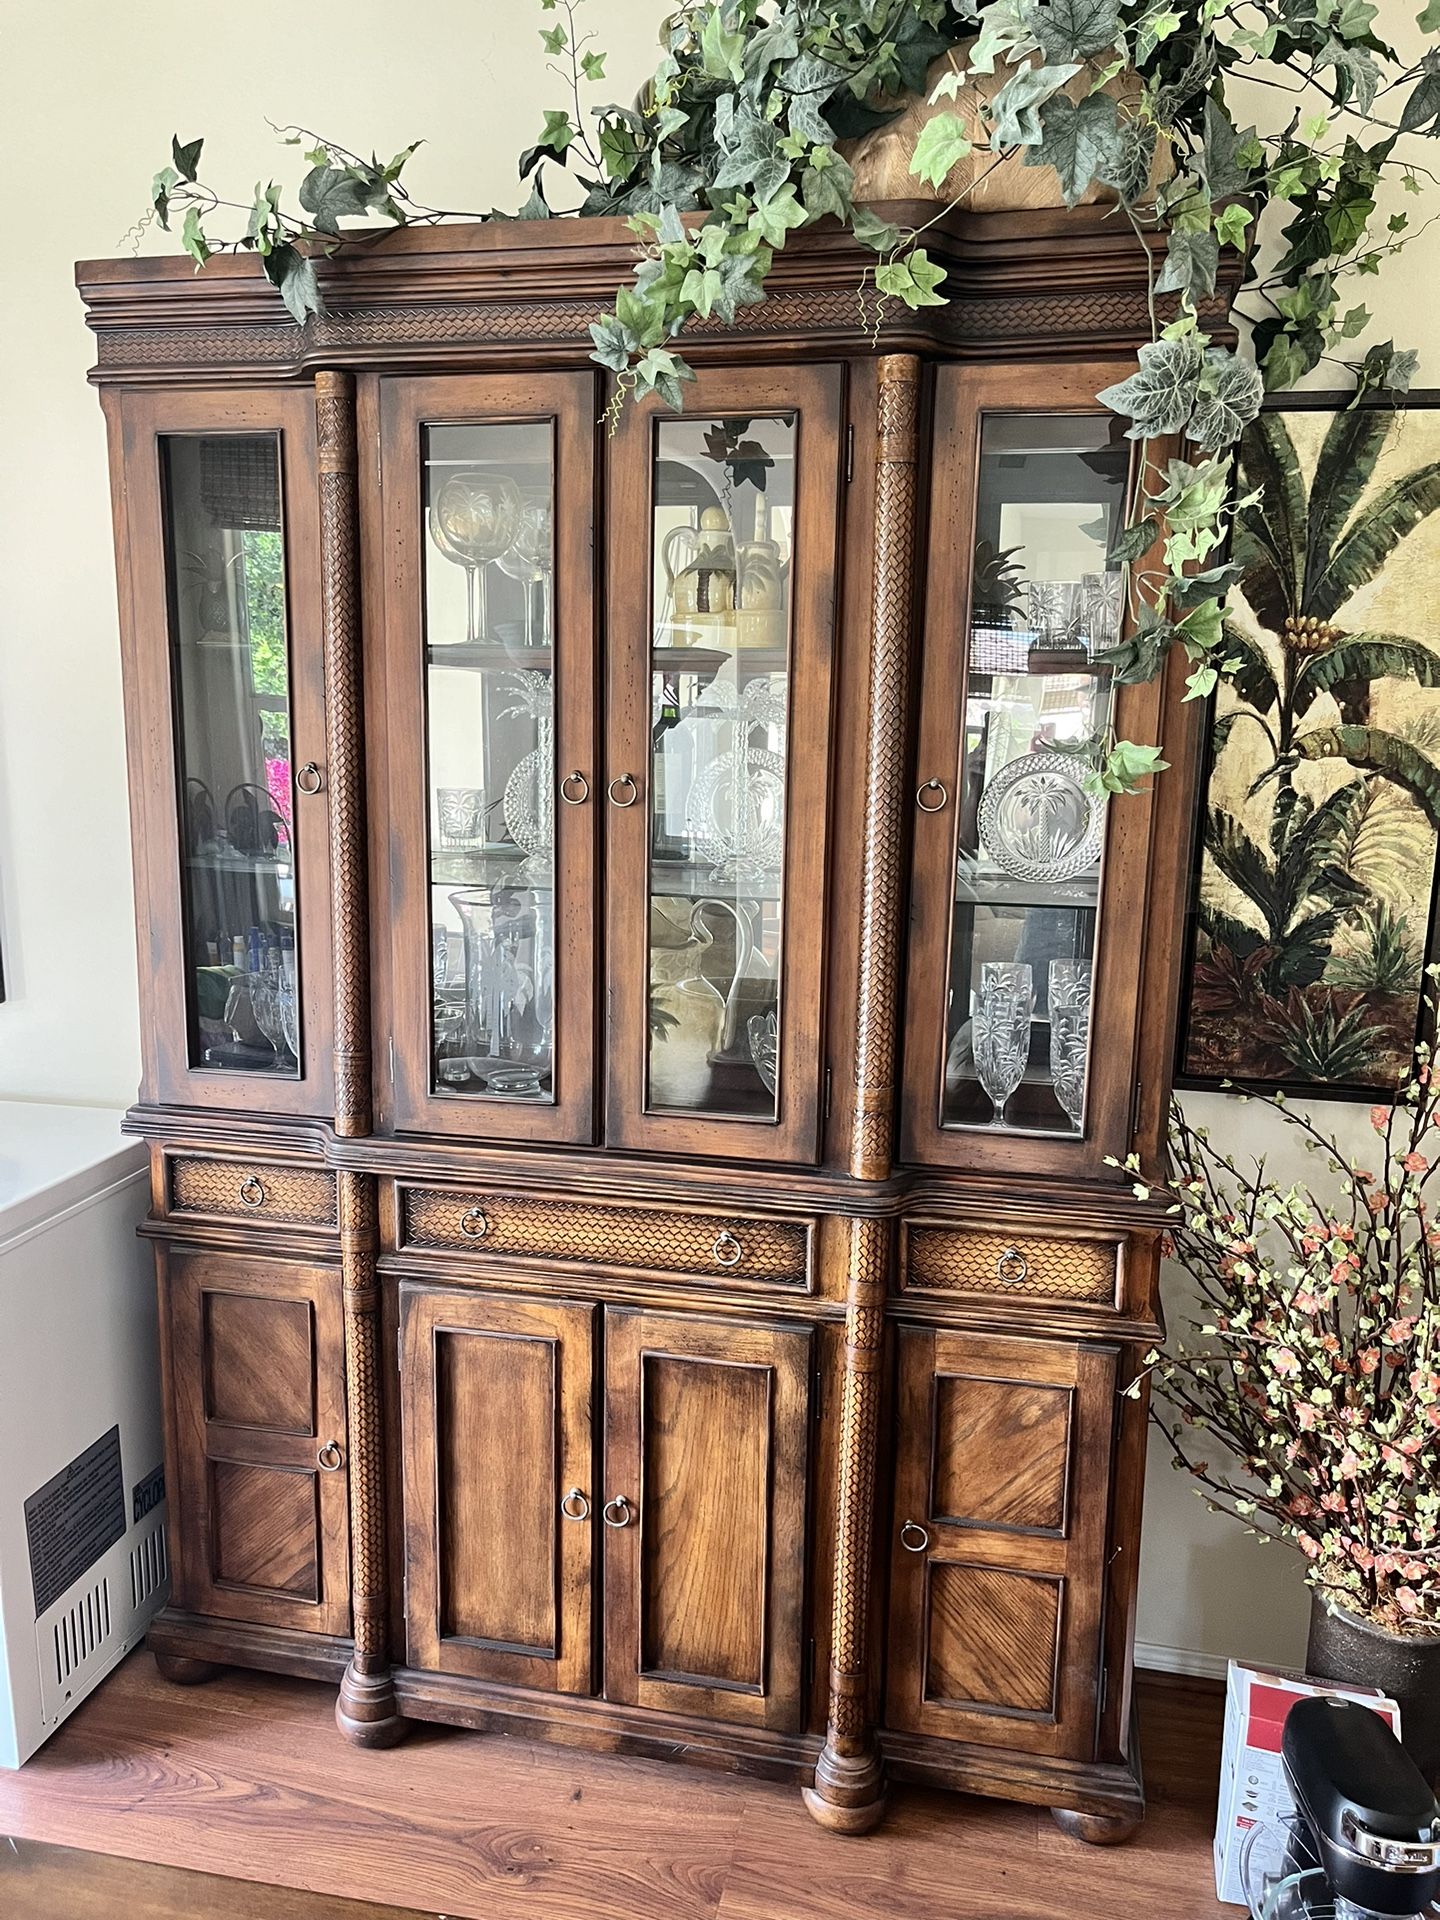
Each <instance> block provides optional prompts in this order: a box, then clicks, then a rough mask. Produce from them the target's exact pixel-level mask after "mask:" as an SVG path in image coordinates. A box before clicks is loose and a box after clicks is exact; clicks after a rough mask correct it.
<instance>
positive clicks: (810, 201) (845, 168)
mask: <svg viewBox="0 0 1440 1920" xmlns="http://www.w3.org/2000/svg"><path fill="white" fill-rule="evenodd" d="M822 154H825V155H827V156H828V158H827V159H826V161H825V164H824V165H823V166H822V165H821V164H820V156H821V155H822ZM854 185H855V176H854V174H853V173H852V172H851V171H850V167H849V164H848V162H847V161H845V160H844V159H842V158H841V156H840V155H839V154H838V153H836V151H835V149H834V148H833V147H817V148H816V149H815V157H814V159H813V161H812V162H811V164H810V165H809V166H808V167H807V168H806V169H805V171H804V173H803V174H802V175H801V176H800V198H801V199H802V200H803V201H804V203H805V211H806V212H807V213H808V214H809V215H810V217H811V219H812V220H818V219H819V218H820V216H821V215H822V214H826V213H833V214H834V215H835V217H836V219H838V220H848V219H849V217H850V213H851V209H852V207H853V205H854V202H853V200H852V198H851V194H852V190H853V188H854Z"/></svg>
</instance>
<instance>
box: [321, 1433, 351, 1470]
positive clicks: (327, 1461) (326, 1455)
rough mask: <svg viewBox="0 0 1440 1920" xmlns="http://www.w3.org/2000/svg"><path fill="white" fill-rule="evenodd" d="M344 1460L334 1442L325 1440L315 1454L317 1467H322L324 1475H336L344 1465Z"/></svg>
mask: <svg viewBox="0 0 1440 1920" xmlns="http://www.w3.org/2000/svg"><path fill="white" fill-rule="evenodd" d="M344 1458H345V1456H344V1455H343V1454H342V1453H341V1451H340V1449H339V1447H338V1446H337V1444H336V1443H335V1441H333V1440H327V1441H326V1442H325V1444H324V1446H323V1447H321V1449H320V1451H319V1452H318V1453H317V1454H316V1456H315V1462H316V1465H317V1466H320V1467H323V1468H324V1469H325V1471H326V1473H338V1472H339V1471H340V1468H341V1466H342V1465H343V1463H344Z"/></svg>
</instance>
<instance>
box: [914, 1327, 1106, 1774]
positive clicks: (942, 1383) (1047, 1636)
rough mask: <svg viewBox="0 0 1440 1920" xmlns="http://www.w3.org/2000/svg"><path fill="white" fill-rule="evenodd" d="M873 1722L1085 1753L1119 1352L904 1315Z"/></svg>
mask: <svg viewBox="0 0 1440 1920" xmlns="http://www.w3.org/2000/svg"><path fill="white" fill-rule="evenodd" d="M899 1344H900V1391H899V1403H898V1430H899V1434H900V1440H899V1453H898V1458H897V1462H896V1477H895V1509H894V1538H893V1540H892V1541H891V1554H890V1564H891V1581H890V1665H889V1672H890V1683H889V1699H888V1704H887V1709H886V1722H887V1724H888V1725H889V1726H892V1727H894V1728H896V1729H901V1730H906V1731H909V1732H912V1733H925V1734H935V1735H938V1736H940V1737H941V1738H944V1739H950V1740H968V1741H978V1742H981V1743H983V1744H985V1745H988V1746H1002V1747H1013V1748H1016V1749H1018V1750H1020V1751H1021V1752H1026V1753H1041V1754H1048V1755H1054V1756H1057V1757H1062V1758H1065V1759H1072V1760H1083V1759H1088V1758H1090V1757H1091V1755H1092V1753H1093V1751H1094V1744H1095V1729H1096V1720H1097V1714H1098V1709H1099V1689H1100V1676H1101V1644H1100V1633H1101V1624H1102V1620H1101V1616H1102V1607H1103V1597H1104V1583H1105V1539H1106V1526H1107V1511H1108V1492H1107V1490H1108V1482H1109V1472H1110V1451H1111V1439H1112V1435H1113V1431H1114V1424H1115V1385H1116V1353H1115V1350H1114V1349H1113V1348H1110V1347H1079V1346H1065V1345H1061V1344H1060V1343H1058V1342H1056V1343H1053V1344H1052V1343H1049V1342H1044V1341H1039V1340H1010V1339H1003V1338H999V1337H990V1336H985V1335H978V1334H959V1333H939V1332H933V1331H929V1330H925V1329H920V1328H915V1327H906V1328H902V1330H901V1334H900V1343H899Z"/></svg>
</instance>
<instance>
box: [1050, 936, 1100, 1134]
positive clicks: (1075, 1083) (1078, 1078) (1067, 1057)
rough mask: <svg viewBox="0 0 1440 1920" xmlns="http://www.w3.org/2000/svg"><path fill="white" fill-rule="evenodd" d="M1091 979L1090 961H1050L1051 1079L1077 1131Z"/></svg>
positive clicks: (1082, 1103)
mask: <svg viewBox="0 0 1440 1920" xmlns="http://www.w3.org/2000/svg"><path fill="white" fill-rule="evenodd" d="M1090 980H1091V967H1090V962H1089V961H1088V960H1052V961H1051V962H1050V1078H1051V1080H1052V1081H1053V1082H1054V1085H1055V1098H1056V1099H1057V1100H1058V1101H1059V1102H1060V1104H1061V1106H1062V1107H1063V1108H1064V1109H1065V1112H1066V1114H1067V1115H1068V1116H1069V1119H1070V1124H1071V1125H1072V1126H1073V1127H1074V1128H1075V1130H1076V1132H1077V1133H1078V1132H1079V1131H1080V1122H1081V1118H1082V1116H1083V1115H1084V1112H1085V1070H1086V1066H1087V1064H1088V1061H1089V1057H1090Z"/></svg>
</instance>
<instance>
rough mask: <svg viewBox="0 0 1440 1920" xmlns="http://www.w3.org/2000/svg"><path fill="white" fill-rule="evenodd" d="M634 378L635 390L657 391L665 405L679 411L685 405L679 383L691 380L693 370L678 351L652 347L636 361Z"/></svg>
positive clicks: (693, 376)
mask: <svg viewBox="0 0 1440 1920" xmlns="http://www.w3.org/2000/svg"><path fill="white" fill-rule="evenodd" d="M635 378H636V382H637V388H636V390H637V392H639V393H658V394H659V396H660V398H661V399H662V400H663V401H664V402H665V404H666V406H667V407H671V408H673V409H674V411H675V412H676V413H679V412H681V411H682V410H683V408H684V405H685V395H684V392H683V390H682V388H681V384H680V383H681V382H682V381H683V380H693V379H694V378H695V370H694V368H693V367H690V366H687V365H686V363H685V362H684V361H683V360H682V359H681V358H680V356H679V354H678V353H671V352H670V351H669V350H668V349H667V348H665V347H652V348H651V349H650V351H649V352H648V353H646V354H644V355H642V357H641V358H640V359H639V360H637V361H636V363H635Z"/></svg>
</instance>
